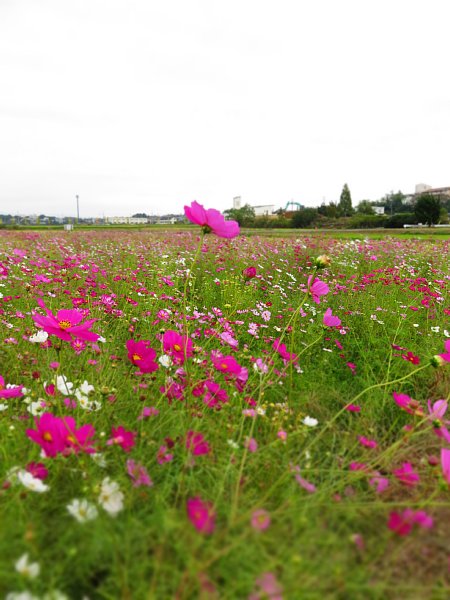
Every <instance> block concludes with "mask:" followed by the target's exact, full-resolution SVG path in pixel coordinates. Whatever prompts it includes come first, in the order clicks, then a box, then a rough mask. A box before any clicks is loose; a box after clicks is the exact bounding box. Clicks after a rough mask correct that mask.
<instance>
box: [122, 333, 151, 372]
mask: <svg viewBox="0 0 450 600" xmlns="http://www.w3.org/2000/svg"><path fill="white" fill-rule="evenodd" d="M126 347H127V350H128V358H129V360H130V361H131V362H132V363H133V365H135V366H136V367H138V368H139V370H140V372H141V373H153V372H154V371H156V370H157V369H158V368H159V366H158V363H157V362H155V358H156V350H153V348H151V347H150V341H148V340H140V341H139V342H135V341H134V340H128V341H127V343H126Z"/></svg>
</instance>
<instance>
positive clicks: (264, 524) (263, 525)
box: [250, 508, 271, 531]
mask: <svg viewBox="0 0 450 600" xmlns="http://www.w3.org/2000/svg"><path fill="white" fill-rule="evenodd" d="M270 522H271V520H270V515H269V513H268V512H267V510H264V509H263V508H259V509H258V510H255V511H253V513H252V517H251V519H250V523H251V525H252V527H253V529H256V530H257V531H264V530H265V529H267V528H268V527H269V525H270Z"/></svg>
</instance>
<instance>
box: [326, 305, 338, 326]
mask: <svg viewBox="0 0 450 600" xmlns="http://www.w3.org/2000/svg"><path fill="white" fill-rule="evenodd" d="M323 324H324V325H325V327H340V325H341V320H340V318H339V317H336V316H335V315H333V314H332V311H331V308H327V310H326V311H325V314H324V315H323Z"/></svg>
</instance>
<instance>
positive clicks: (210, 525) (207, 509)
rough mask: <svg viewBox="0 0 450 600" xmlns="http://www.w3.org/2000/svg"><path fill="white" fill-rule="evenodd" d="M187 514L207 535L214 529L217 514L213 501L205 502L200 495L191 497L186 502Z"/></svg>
mask: <svg viewBox="0 0 450 600" xmlns="http://www.w3.org/2000/svg"><path fill="white" fill-rule="evenodd" d="M186 509H187V516H188V519H189V520H190V522H191V523H192V525H193V526H194V527H195V528H196V529H197V531H200V533H204V534H206V535H210V534H211V533H212V532H213V531H214V527H215V519H216V515H215V512H214V509H213V505H212V504H211V502H205V501H204V500H202V499H201V498H200V497H199V496H196V497H195V498H189V500H188V501H187V504H186Z"/></svg>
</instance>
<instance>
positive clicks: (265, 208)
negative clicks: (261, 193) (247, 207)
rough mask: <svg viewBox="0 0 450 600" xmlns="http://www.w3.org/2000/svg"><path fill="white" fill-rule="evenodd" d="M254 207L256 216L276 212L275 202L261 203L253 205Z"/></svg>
mask: <svg viewBox="0 0 450 600" xmlns="http://www.w3.org/2000/svg"><path fill="white" fill-rule="evenodd" d="M252 208H253V210H254V211H255V217H264V216H268V215H271V214H272V213H274V212H275V204H261V205H259V206H252Z"/></svg>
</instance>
